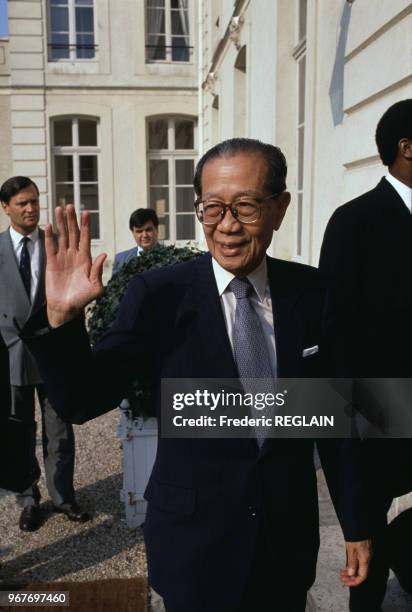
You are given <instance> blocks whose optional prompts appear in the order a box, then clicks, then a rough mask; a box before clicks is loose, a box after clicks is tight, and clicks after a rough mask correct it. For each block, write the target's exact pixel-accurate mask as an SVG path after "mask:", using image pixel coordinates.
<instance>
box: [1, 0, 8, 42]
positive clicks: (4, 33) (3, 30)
mask: <svg viewBox="0 0 412 612" xmlns="http://www.w3.org/2000/svg"><path fill="white" fill-rule="evenodd" d="M8 32H9V30H8V27H7V0H0V37H2V36H7V34H8Z"/></svg>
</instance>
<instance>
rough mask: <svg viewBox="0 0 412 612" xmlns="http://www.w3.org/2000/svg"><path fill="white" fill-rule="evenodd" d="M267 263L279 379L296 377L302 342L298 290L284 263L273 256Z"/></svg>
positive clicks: (298, 369)
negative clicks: (295, 288)
mask: <svg viewBox="0 0 412 612" xmlns="http://www.w3.org/2000/svg"><path fill="white" fill-rule="evenodd" d="M267 262H268V280H269V287H270V294H271V298H272V309H273V324H274V330H275V339H276V356H277V365H278V378H293V377H296V376H298V375H299V371H300V362H301V356H302V344H303V329H302V321H301V319H300V317H299V316H298V313H297V311H296V307H295V303H296V300H297V298H298V297H299V293H297V292H296V291H293V288H290V287H289V286H288V283H287V280H288V279H287V272H286V270H285V269H284V266H283V265H282V263H283V262H281V261H279V260H276V259H272V258H270V257H268V258H267Z"/></svg>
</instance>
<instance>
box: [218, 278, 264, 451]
mask: <svg viewBox="0 0 412 612" xmlns="http://www.w3.org/2000/svg"><path fill="white" fill-rule="evenodd" d="M229 287H230V290H231V291H232V293H233V294H234V296H235V298H236V313H235V325H234V330H233V356H234V358H235V362H236V365H237V369H238V373H239V378H240V379H241V381H242V386H243V389H244V391H245V392H246V393H253V394H256V393H262V392H265V393H273V390H274V381H273V373H272V368H271V365H270V358H269V351H268V347H267V343H266V339H265V335H264V333H263V329H262V326H261V324H260V321H259V317H258V315H257V314H256V311H255V309H254V308H253V306H252V304H251V301H250V296H251V295H252V294H253V291H254V289H253V287H252V285H251V283H250V281H249V280H248V279H247V278H234V279H233V280H232V281H231V282H230V284H229ZM253 379H265V381H259V382H258V381H256V383H254V382H253ZM265 414H266V416H269V415H268V413H267V408H266V410H265ZM252 416H254V417H259V416H261V414H260V413H259V411H255V410H254V411H253V414H252ZM255 433H256V438H257V442H258V444H259V446H262V444H263V441H264V439H265V432H264V430H262V429H256V430H255Z"/></svg>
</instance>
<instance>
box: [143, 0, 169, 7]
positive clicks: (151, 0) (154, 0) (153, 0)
mask: <svg viewBox="0 0 412 612" xmlns="http://www.w3.org/2000/svg"><path fill="white" fill-rule="evenodd" d="M146 5H147V8H148V9H149V8H151V7H154V6H156V7H164V5H165V0H146Z"/></svg>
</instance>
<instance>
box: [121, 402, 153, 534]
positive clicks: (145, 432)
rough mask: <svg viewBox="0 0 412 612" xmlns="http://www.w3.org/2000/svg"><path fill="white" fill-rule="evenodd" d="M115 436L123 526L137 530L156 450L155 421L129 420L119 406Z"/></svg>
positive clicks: (124, 407) (124, 405)
mask: <svg viewBox="0 0 412 612" xmlns="http://www.w3.org/2000/svg"><path fill="white" fill-rule="evenodd" d="M120 408H121V416H120V422H119V425H118V428H117V433H118V436H119V438H120V439H121V441H122V447H123V489H122V490H121V492H120V499H121V501H122V502H124V504H125V512H126V523H127V526H128V527H131V528H136V527H139V526H140V525H141V524H142V523H144V520H145V516H146V506H147V502H146V501H145V499H144V498H143V494H144V491H145V489H146V485H147V482H148V480H149V476H150V474H151V472H152V468H153V463H154V460H155V457H156V451H157V419H154V418H151V419H147V420H146V421H144V420H143V418H142V417H139V418H137V419H132V418H131V415H130V411H129V409H128V408H129V404H128V402H127V401H126V400H124V401H123V402H122V404H121V406H120Z"/></svg>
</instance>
